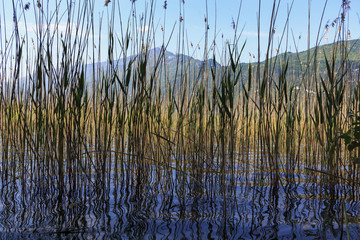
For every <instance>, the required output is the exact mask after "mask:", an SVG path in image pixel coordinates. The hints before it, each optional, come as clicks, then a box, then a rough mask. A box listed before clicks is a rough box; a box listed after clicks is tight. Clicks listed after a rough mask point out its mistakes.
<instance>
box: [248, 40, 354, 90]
mask: <svg viewBox="0 0 360 240" xmlns="http://www.w3.org/2000/svg"><path fill="white" fill-rule="evenodd" d="M344 44H345V49H346V53H345V58H346V59H347V64H346V66H345V70H347V71H351V72H354V71H359V70H358V69H359V64H360V40H351V41H346V42H335V43H332V44H326V45H321V46H318V47H317V48H315V47H314V48H311V49H309V50H306V51H302V52H298V53H292V52H286V53H282V54H279V55H278V56H275V57H272V58H270V59H269V64H271V65H272V66H273V68H271V70H273V73H274V78H275V80H276V79H277V78H278V76H279V75H280V74H281V72H282V69H284V66H285V62H286V61H287V60H288V69H287V79H288V80H289V81H292V82H293V83H294V84H295V85H297V86H299V85H300V84H301V81H302V79H303V76H306V71H307V57H308V53H309V55H310V66H309V69H310V74H313V73H314V72H315V69H314V65H315V64H314V59H315V51H316V54H317V55H316V73H317V75H318V76H319V75H320V76H322V77H326V75H327V68H326V60H325V59H327V60H328V62H329V64H330V65H331V61H332V59H333V56H335V70H336V72H338V71H340V67H341V63H343V61H342V59H343V57H342V54H343V52H342V49H344V48H343V46H342V45H344ZM325 56H326V58H325ZM275 62H276V64H275V65H274V63H275ZM256 66H257V63H253V64H252V67H253V68H256ZM264 66H265V61H263V62H261V63H260V70H261V75H262V74H263V70H264ZM241 67H242V70H243V73H244V75H243V77H244V79H247V78H248V68H249V63H242V64H241ZM254 72H255V71H254ZM254 72H253V73H254Z"/></svg>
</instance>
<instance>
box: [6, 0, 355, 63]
mask: <svg viewBox="0 0 360 240" xmlns="http://www.w3.org/2000/svg"><path fill="white" fill-rule="evenodd" d="M2 2H3V3H2V4H3V5H2V6H0V9H1V12H0V17H1V28H2V29H1V33H2V37H1V41H2V42H3V41H4V39H5V37H4V36H5V35H4V33H5V30H4V29H5V28H4V27H5V26H6V27H7V36H8V37H9V36H10V32H11V29H12V27H13V24H12V17H13V15H12V11H13V10H12V9H13V7H12V2H11V1H2ZM14 2H15V5H16V6H17V12H18V14H20V12H21V11H20V10H19V9H20V6H21V5H22V6H23V5H24V4H25V3H27V1H14ZM48 2H49V3H47V1H43V2H42V5H43V6H42V7H43V8H44V9H46V10H48V11H49V12H53V11H54V9H55V2H56V1H55V0H51V1H48ZM58 2H60V1H59V0H58ZM74 2H75V3H76V4H80V3H82V2H83V1H79V0H76V1H74ZM104 2H105V1H103V0H95V8H94V9H95V14H94V16H95V18H96V19H95V23H96V25H95V26H98V22H99V20H98V17H99V16H100V15H102V16H103V30H102V33H101V39H102V41H104V43H103V44H104V46H106V41H107V32H106V29H107V26H106V25H107V23H106V22H107V20H106V19H107V18H108V15H109V13H110V11H111V7H113V4H119V6H120V10H121V14H122V16H123V20H124V21H125V22H126V19H127V18H128V17H129V15H130V14H131V13H130V10H131V6H132V2H131V1H130V0H118V1H115V0H112V1H111V2H110V3H109V4H108V6H107V7H106V6H105V5H104ZM182 2H183V0H176V1H175V0H168V1H167V9H166V10H164V8H163V5H164V1H163V0H161V1H159V0H156V1H155V17H154V25H155V27H157V28H156V43H155V45H156V46H160V45H161V44H162V34H163V32H162V31H161V28H163V29H164V32H165V35H166V38H168V36H169V35H170V32H171V29H172V27H173V26H174V25H175V32H174V35H173V36H172V38H171V41H170V44H169V47H168V50H169V51H172V52H176V51H177V45H178V43H177V38H178V27H179V18H180V14H181V16H182V18H183V19H184V21H183V22H182V24H184V25H183V26H184V29H185V38H184V40H185V45H187V46H189V50H190V53H191V55H193V56H194V57H196V58H202V56H203V47H204V35H205V34H204V33H205V26H206V25H205V23H204V17H205V16H206V0H185V3H184V4H183V3H182ZM291 2H292V0H282V1H281V2H280V9H279V13H278V16H277V21H276V24H275V27H276V33H275V35H274V36H275V38H274V44H275V46H274V48H278V47H277V44H278V42H279V41H280V36H281V32H282V31H283V29H284V26H285V22H286V19H287V12H288V10H287V9H288V8H289V7H290V4H291ZM66 3H67V1H66V0H63V1H62V2H61V4H62V6H63V7H65V6H66ZM145 3H149V1H146V0H137V1H135V6H136V15H137V16H139V18H140V16H141V15H142V12H143V11H144V10H145ZM258 3H259V1H258V0H244V1H242V3H241V4H240V1H239V0H208V1H207V5H208V19H207V21H208V24H209V43H212V42H213V40H214V35H215V34H214V31H215V26H216V32H217V37H216V39H215V40H216V44H217V46H218V51H219V52H220V51H221V49H223V46H224V43H225V41H227V40H228V41H229V42H231V41H232V40H233V37H234V30H233V26H232V21H233V20H234V21H235V22H236V20H237V16H238V13H239V8H240V6H241V9H240V16H239V24H238V29H239V31H240V30H241V29H243V33H242V36H241V38H240V43H241V44H242V43H244V42H245V41H246V45H245V50H244V53H243V55H242V58H241V60H242V61H244V62H248V61H256V58H255V59H254V58H252V57H249V53H251V54H254V55H255V56H257V46H258V43H257V34H258V33H257V15H258V12H259V11H258ZM341 3H342V0H329V1H328V4H327V7H326V9H325V14H324V19H323V22H322V25H321V27H320V29H321V36H324V34H325V25H326V23H327V22H328V23H330V28H329V33H328V36H327V40H326V39H325V38H323V40H322V42H321V43H322V44H325V43H331V42H332V41H333V39H334V31H335V29H334V28H332V27H331V22H332V21H333V20H334V19H336V18H337V17H338V16H339V13H340V6H341ZM310 4H311V8H310V9H311V17H310V21H311V34H310V40H311V46H314V45H315V43H316V38H317V33H318V29H319V24H320V18H321V14H322V11H323V8H324V4H325V0H312V1H311V2H310ZM34 5H36V1H32V0H31V1H30V9H29V10H28V11H25V17H26V21H27V24H28V28H27V32H26V29H25V28H24V26H22V25H23V24H22V25H20V26H19V29H20V33H21V34H22V35H25V34H26V33H27V34H29V36H32V37H34V38H35V35H34V33H33V30H34V29H35V27H36V26H35V19H34V7H35V8H36V6H34ZM215 5H216V9H215ZM272 5H273V1H271V0H262V1H261V9H260V17H261V20H260V39H261V45H260V46H261V52H260V54H261V58H264V57H265V52H266V48H265V47H266V45H267V41H268V31H269V20H270V17H271V10H272ZM116 6H117V5H116ZM350 7H351V9H350V11H349V12H348V18H346V23H347V24H348V26H349V30H350V33H351V39H358V38H359V37H360V27H359V26H360V22H359V15H360V13H359V12H360V1H358V0H353V1H351V3H350ZM180 8H181V10H180ZM165 16H166V17H165ZM164 17H165V19H166V21H165V25H164ZM215 19H216V24H215ZM23 20H24V18H23V17H22V19H21V20H20V21H21V23H23ZM289 23H290V24H289V26H290V28H289V46H288V50H289V51H292V52H294V51H295V47H294V46H295V45H296V46H297V47H298V49H299V51H303V50H306V48H307V39H308V33H307V32H308V30H307V25H308V1H307V0H295V1H294V4H293V8H292V11H291V14H290V19H289ZM125 27H126V25H125ZM62 28H64V27H63V26H59V29H60V30H61V29H62ZM114 29H115V31H119V29H120V24H119V19H115V22H114ZM148 29H149V28H146V30H148ZM292 34H293V35H294V37H295V42H294V40H293V37H292ZM95 35H96V36H95V37H96V38H98V35H99V32H98V27H96V34H95ZM190 44H192V45H193V47H190ZM198 45H199V47H200V49H199V48H198V47H197V46H198ZM279 51H280V52H283V51H285V43H283V44H282V46H280V48H279ZM102 52H103V54H102V56H101V58H102V60H105V59H106V50H104V51H102ZM219 54H220V53H219Z"/></svg>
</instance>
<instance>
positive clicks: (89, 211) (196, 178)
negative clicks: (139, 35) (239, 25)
mask: <svg viewBox="0 0 360 240" xmlns="http://www.w3.org/2000/svg"><path fill="white" fill-rule="evenodd" d="M249 162H250V164H248V165H244V166H242V165H241V164H239V165H237V167H236V169H235V171H234V172H232V170H231V169H229V170H227V171H226V172H225V175H224V176H223V175H222V174H221V172H219V171H203V172H201V171H200V170H199V168H196V169H197V170H196V171H195V170H194V169H195V168H194V166H192V165H191V164H189V165H188V166H187V169H189V171H188V172H184V171H179V170H177V169H176V168H177V166H176V165H175V164H172V165H171V167H168V168H165V167H159V165H156V164H154V163H153V164H150V163H147V164H145V165H143V166H139V165H136V164H134V163H131V162H129V163H124V165H122V168H121V167H119V166H118V171H117V172H115V171H114V170H113V169H114V165H113V163H112V164H111V165H109V166H106V169H107V170H106V171H104V172H105V174H103V173H101V172H99V171H98V170H94V168H92V167H89V168H91V169H92V170H91V171H90V170H89V171H79V168H78V169H77V170H76V171H75V170H73V171H72V172H71V173H69V172H67V171H65V175H64V183H65V185H64V186H63V188H61V189H59V187H58V176H57V175H56V174H55V175H53V176H52V177H50V176H51V175H49V174H48V173H49V172H51V169H49V168H45V167H44V168H42V167H36V166H37V165H36V164H33V162H32V161H31V160H28V161H27V162H26V163H24V165H23V167H22V168H19V167H18V168H16V169H17V170H16V171H15V172H12V171H9V172H8V173H7V177H6V178H5V177H4V171H2V179H1V192H0V237H1V238H2V239H14V238H15V239H16V238H30V239H53V238H60V239H79V238H80V239H99V238H111V239H346V238H347V234H348V233H349V235H350V238H351V239H359V238H360V195H359V186H358V185H354V186H351V184H341V183H338V184H335V185H334V184H328V182H327V179H328V178H327V177H326V175H325V176H324V175H322V174H319V173H317V172H312V171H305V170H304V168H305V167H304V166H298V167H297V168H300V169H302V170H301V171H297V170H299V169H297V170H296V169H295V171H293V172H292V173H287V174H284V173H281V174H280V180H279V181H278V182H273V181H272V180H271V179H272V175H271V174H270V173H269V172H268V171H260V170H259V169H258V168H257V167H256V165H255V163H253V162H252V161H249ZM50 165H51V164H50ZM214 165H215V163H214ZM6 166H7V168H8V169H13V168H12V167H11V164H8V165H4V163H2V165H1V167H2V170H4V169H5V168H6ZM283 166H285V165H283ZM209 168H210V167H208V169H209ZM211 168H212V169H217V167H216V166H215V167H214V166H212V167H211ZM19 169H20V170H19ZM30 169H32V171H30ZM65 169H67V168H66V166H65ZM22 173H23V174H22ZM31 173H33V174H31ZM22 176H23V177H22ZM344 207H345V209H344ZM345 212H346V215H345Z"/></svg>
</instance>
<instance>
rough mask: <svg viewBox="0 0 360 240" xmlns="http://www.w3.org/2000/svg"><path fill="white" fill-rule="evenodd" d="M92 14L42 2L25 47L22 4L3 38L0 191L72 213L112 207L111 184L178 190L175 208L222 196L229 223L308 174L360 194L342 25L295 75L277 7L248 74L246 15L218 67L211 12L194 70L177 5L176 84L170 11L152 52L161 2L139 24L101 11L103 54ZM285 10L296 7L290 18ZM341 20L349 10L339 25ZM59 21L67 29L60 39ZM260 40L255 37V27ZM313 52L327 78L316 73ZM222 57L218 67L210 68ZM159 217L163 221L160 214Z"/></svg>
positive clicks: (115, 8)
mask: <svg viewBox="0 0 360 240" xmlns="http://www.w3.org/2000/svg"><path fill="white" fill-rule="evenodd" d="M34 4H35V3H34ZM61 4H65V5H66V6H67V8H66V10H65V12H60V5H61ZM94 4H95V2H94V1H79V2H76V3H71V1H65V2H64V1H63V2H61V1H60V2H57V4H56V5H57V6H58V7H59V8H58V9H54V10H53V11H51V12H52V13H49V12H47V11H45V9H46V3H45V2H42V1H38V2H37V4H35V5H36V6H34V13H35V21H36V26H37V27H36V33H35V34H36V39H33V42H31V40H30V39H29V37H28V36H27V35H26V34H25V35H24V36H22V35H20V34H19V30H18V23H19V22H20V21H25V22H26V20H27V19H26V18H25V16H26V14H25V11H27V10H26V9H25V4H24V3H23V2H22V1H20V3H19V5H18V6H15V5H14V8H13V14H14V18H15V19H14V27H13V34H12V35H11V36H10V37H9V38H8V36H6V35H5V30H3V29H1V34H0V40H1V53H2V54H1V58H0V61H1V66H2V67H1V73H0V75H1V79H2V80H1V85H0V96H1V97H0V117H1V118H0V119H1V120H0V134H1V135H0V142H1V150H0V155H1V166H0V169H1V171H0V172H1V186H2V190H3V189H4V188H6V187H7V186H10V185H16V184H18V183H19V180H18V179H21V181H20V183H19V184H20V185H21V186H22V187H23V189H24V190H25V189H27V188H34V189H40V188H41V187H44V188H46V187H45V186H48V187H50V186H52V188H51V189H53V190H52V191H53V193H55V195H56V197H57V198H59V199H62V201H67V202H69V203H71V202H72V201H75V200H74V199H75V198H76V197H79V198H80V199H81V200H82V201H84V202H86V201H90V198H91V197H90V196H89V192H90V191H91V192H96V194H98V195H97V196H101V197H105V198H110V195H111V194H112V193H111V191H110V189H111V188H112V186H116V189H117V188H122V187H123V186H127V187H128V188H129V189H131V190H129V193H128V194H129V197H130V198H136V197H138V196H140V195H141V194H144V192H146V189H148V188H156V189H157V190H156V191H158V193H160V192H162V193H163V194H166V193H168V192H169V191H171V190H172V189H173V190H174V189H175V190H174V191H177V194H178V196H180V200H179V201H180V205H181V206H184V205H185V203H186V198H187V197H189V196H194V195H196V196H202V195H206V196H216V195H217V194H221V196H222V197H223V200H224V205H223V208H224V210H223V211H224V216H225V217H224V218H226V216H227V214H232V213H231V212H229V211H228V206H227V203H230V200H229V199H228V196H233V195H234V192H235V191H236V190H235V189H236V188H235V187H234V186H236V185H237V184H243V183H244V182H246V183H247V184H250V185H251V184H252V185H254V186H256V185H258V186H262V185H264V184H265V183H266V182H271V184H272V185H273V186H277V187H284V186H285V185H287V184H291V183H295V182H296V176H297V174H298V175H300V174H303V173H307V174H309V175H311V176H313V178H312V181H313V182H317V181H318V180H317V179H318V178H317V176H318V175H321V176H322V177H323V178H322V180H321V181H324V182H323V183H324V184H325V181H327V180H328V179H330V180H331V181H330V183H331V186H332V187H333V189H335V186H342V185H338V184H341V183H344V184H345V183H346V184H347V183H348V182H351V183H352V191H353V192H356V191H358V190H359V184H358V183H359V177H360V172H359V167H358V164H359V162H358V159H359V151H357V152H356V151H352V152H351V153H350V152H349V151H348V150H347V149H345V146H344V144H343V142H341V139H342V138H345V140H346V141H345V143H346V144H350V145H349V150H353V149H354V148H355V147H358V146H359V131H358V129H359V122H358V120H351V118H349V117H348V113H349V112H351V113H352V116H359V111H360V107H359V106H360V105H359V99H360V98H359V92H360V91H359V88H360V86H359V73H358V72H356V71H354V68H351V67H350V66H349V54H350V50H349V46H347V44H348V41H347V40H348V39H347V36H346V32H347V30H346V24H345V23H344V21H343V19H340V21H339V22H338V26H336V28H340V29H341V32H339V33H337V35H336V36H335V39H336V41H335V42H334V45H333V49H332V52H331V53H329V52H321V49H322V48H321V47H320V46H319V43H320V40H318V41H317V43H316V47H315V49H314V50H313V51H310V45H309V51H308V55H307V60H306V64H305V65H300V54H299V53H297V55H296V56H297V58H298V59H295V60H294V59H290V58H289V55H288V54H286V53H285V54H281V55H280V54H279V53H277V52H276V51H274V50H275V49H281V48H282V46H283V45H284V44H285V45H286V46H287V44H288V43H287V41H288V38H289V37H290V36H289V30H288V29H289V22H288V21H286V24H285V25H284V26H283V29H282V33H281V35H282V37H281V41H280V43H279V44H278V45H275V43H274V40H273V38H274V33H275V25H276V23H277V22H276V20H277V14H278V11H279V6H280V1H277V0H274V2H273V8H272V17H271V21H270V23H269V29H268V32H269V37H268V43H267V46H266V49H267V51H266V52H267V54H266V58H265V60H264V62H263V63H261V62H260V57H259V56H260V55H259V54H260V41H259V50H258V51H259V53H258V62H255V63H252V64H249V65H247V66H248V67H247V68H243V65H242V64H241V63H240V57H241V55H242V54H243V49H244V46H245V44H246V43H244V42H242V38H241V31H239V30H238V25H240V24H241V23H240V22H239V19H240V15H241V11H239V17H238V20H237V21H236V22H234V39H233V40H228V42H226V43H225V42H224V44H223V46H224V47H223V49H221V52H222V55H221V56H218V55H217V54H216V53H215V50H214V52H213V54H212V56H213V57H212V59H210V58H209V56H210V55H211V51H210V50H209V49H210V48H211V47H213V48H216V47H218V45H220V44H217V45H216V46H215V45H211V47H210V48H209V46H208V45H209V42H211V40H210V36H209V34H208V28H207V24H208V21H210V20H209V19H208V18H209V16H208V14H207V15H206V18H205V21H204V22H205V33H204V34H205V35H204V36H205V46H204V54H203V56H204V57H203V58H204V59H203V62H202V63H203V64H202V65H201V66H200V67H197V66H194V65H193V64H191V60H190V59H188V58H187V57H186V54H187V55H189V50H188V47H187V46H186V45H187V41H188V39H187V38H186V34H185V31H186V30H185V25H184V22H183V21H186V17H185V12H184V3H183V2H182V1H180V5H179V21H178V23H177V27H178V32H177V37H178V39H177V42H178V46H177V47H178V49H177V51H178V53H179V54H178V55H177V56H176V57H177V64H176V70H175V75H174V79H171V78H172V76H171V74H170V72H171V71H170V70H172V69H169V64H168V59H167V57H166V56H167V46H168V44H169V41H170V40H171V38H172V37H173V34H176V32H174V31H175V29H176V26H173V27H172V26H168V25H166V24H165V23H166V22H165V19H166V8H167V7H166V6H167V5H166V4H167V1H165V5H164V23H163V25H162V26H161V28H162V29H161V30H162V31H164V32H165V31H168V29H167V28H169V29H171V30H170V33H171V34H170V36H171V37H170V39H165V36H166V35H165V33H164V35H163V40H162V42H161V43H158V42H155V34H156V29H157V26H156V23H155V22H154V21H155V20H154V16H155V1H148V2H147V4H146V8H145V10H144V12H141V14H142V17H141V19H139V17H138V16H139V9H138V8H137V5H136V1H132V9H131V12H132V13H130V14H129V15H128V16H126V17H125V18H124V13H122V12H121V8H120V5H119V3H118V2H116V1H113V2H110V1H107V4H106V5H107V13H106V16H105V17H102V18H101V20H100V23H99V26H98V28H99V29H98V32H99V34H100V35H101V32H102V31H107V36H108V45H107V46H102V43H103V40H101V39H100V37H99V39H98V40H97V39H95V29H96V25H97V23H95V22H94V14H97V13H96V12H95V9H94ZM344 4H345V3H344ZM61 6H63V5H61ZM260 7H261V1H259V9H260ZM325 7H326V4H325ZM325 7H324V8H325ZM291 10H292V5H290V6H289V11H288V15H287V17H288V18H289V17H290V15H291ZM133 13H134V14H133ZM3 14H5V9H3ZM346 14H347V5H344V6H342V12H341V16H345V15H346ZM64 18H65V19H64ZM122 19H127V20H126V22H122ZM64 20H65V21H66V31H65V33H61V32H60V30H59V25H60V22H64ZM115 21H119V22H118V23H117V25H118V26H119V29H115V28H114V26H115ZM258 21H259V22H260V12H259V16H258ZM309 21H310V19H309ZM321 24H322V23H320V25H321ZM53 26H54V27H53ZM104 26H105V30H103V29H102V28H103V27H104ZM146 26H149V29H150V30H149V31H139V29H145V27H146ZM309 26H310V25H309ZM171 27H172V28H171ZM258 31H259V35H260V23H259V29H258ZM321 31H322V30H321V29H320V28H319V35H321ZM309 38H310V37H309ZM215 40H216V36H214V39H213V42H215ZM309 40H310V39H309ZM284 42H285V43H284ZM159 45H160V46H161V48H159V49H158V51H156V50H152V48H153V47H156V46H159ZM95 46H96V48H95ZM101 51H106V52H107V61H106V67H105V68H102V67H101V66H100V65H99V64H97V63H96V62H97V61H98V60H99V59H100V56H101ZM275 52H276V53H275ZM285 52H287V48H286V47H285ZM321 54H323V55H322V56H324V59H325V60H324V61H325V65H326V72H325V73H322V72H319V64H320V62H319V61H320V60H319V59H320V57H319V56H320V55H321ZM130 56H131V57H130ZM13 57H14V60H12V58H13ZM90 58H91V59H90ZM216 58H221V59H223V63H224V64H223V66H221V67H219V66H217V64H216V60H215V59H216ZM89 59H90V60H89ZM118 59H122V60H118ZM292 61H293V62H292ZM311 63H313V64H312V65H311ZM295 67H298V68H301V74H302V75H301V76H295V75H294V69H295ZM89 70H91V71H89ZM21 72H25V73H26V74H25V77H22V75H21V74H20V73H21ZM353 79H356V81H352V80H353ZM350 81H351V84H349V82H350ZM299 82H300V84H298V83H299ZM351 121H353V123H352V124H351ZM345 132H347V133H346V134H344V135H341V134H342V133H345ZM341 137H342V138H341ZM350 159H357V160H356V161H354V160H353V161H351V160H350ZM254 173H259V174H254ZM284 176H285V177H284ZM28 180H29V181H30V182H29V183H27V181H28ZM217 183H220V186H221V188H222V189H221V193H219V189H217V187H216V186H218V185H217ZM39 191H40V190H39ZM49 191H50V190H49ZM334 191H335V190H334ZM342 191H343V192H346V190H345V188H344V189H343V190H342ZM114 192H117V191H114ZM114 194H115V193H114ZM332 194H333V195H335V192H332ZM343 194H345V193H343ZM235 195H236V194H235ZM354 196H355V195H354ZM166 201H167V200H166V199H165V200H164V202H166ZM161 208H162V209H164V210H165V209H166V205H165V203H164V205H163V206H161Z"/></svg>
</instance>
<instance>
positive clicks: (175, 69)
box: [85, 48, 221, 86]
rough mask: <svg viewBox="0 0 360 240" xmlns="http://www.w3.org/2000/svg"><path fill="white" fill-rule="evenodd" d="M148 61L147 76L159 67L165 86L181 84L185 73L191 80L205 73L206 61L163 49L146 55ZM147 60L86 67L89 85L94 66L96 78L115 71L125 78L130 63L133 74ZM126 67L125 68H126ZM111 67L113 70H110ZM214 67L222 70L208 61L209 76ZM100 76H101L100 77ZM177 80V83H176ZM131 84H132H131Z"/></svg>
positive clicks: (141, 57)
mask: <svg viewBox="0 0 360 240" xmlns="http://www.w3.org/2000/svg"><path fill="white" fill-rule="evenodd" d="M146 58H147V59H146V61H147V63H148V64H147V67H146V71H147V76H148V77H149V76H150V73H151V72H152V71H154V69H155V66H156V65H157V75H156V76H158V77H160V83H161V84H162V85H163V86H165V85H168V84H170V86H173V84H174V83H179V82H180V80H176V79H181V78H183V76H184V73H187V76H188V78H189V79H193V78H198V77H200V76H201V74H202V73H203V72H204V69H205V61H202V60H199V59H195V58H193V57H191V56H188V55H185V54H175V53H172V52H170V51H167V50H166V51H165V52H164V51H163V49H162V48H154V49H150V50H148V52H147V55H146ZM144 59H145V53H143V54H137V55H131V56H128V57H126V58H121V59H118V60H114V61H113V62H112V64H110V62H109V61H105V62H98V63H95V64H94V65H93V64H87V65H85V68H86V76H87V85H88V86H91V84H92V79H93V77H92V76H94V72H93V69H94V66H95V77H96V78H98V77H99V76H100V77H101V76H102V74H103V73H106V72H107V71H108V70H115V71H117V73H118V76H123V74H122V73H123V71H124V69H125V70H126V69H127V67H128V65H129V63H131V64H132V67H134V68H133V72H134V70H135V73H136V71H138V70H139V64H141V62H142V61H144ZM124 65H125V68H124ZM110 66H111V69H110ZM212 67H216V68H220V67H221V65H220V64H219V63H218V62H216V61H215V63H214V61H213V60H212V59H208V60H207V69H208V76H210V75H211V72H210V69H211V68H212ZM99 74H100V75H99ZM175 80H176V81H177V82H175ZM130 84H131V83H130Z"/></svg>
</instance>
